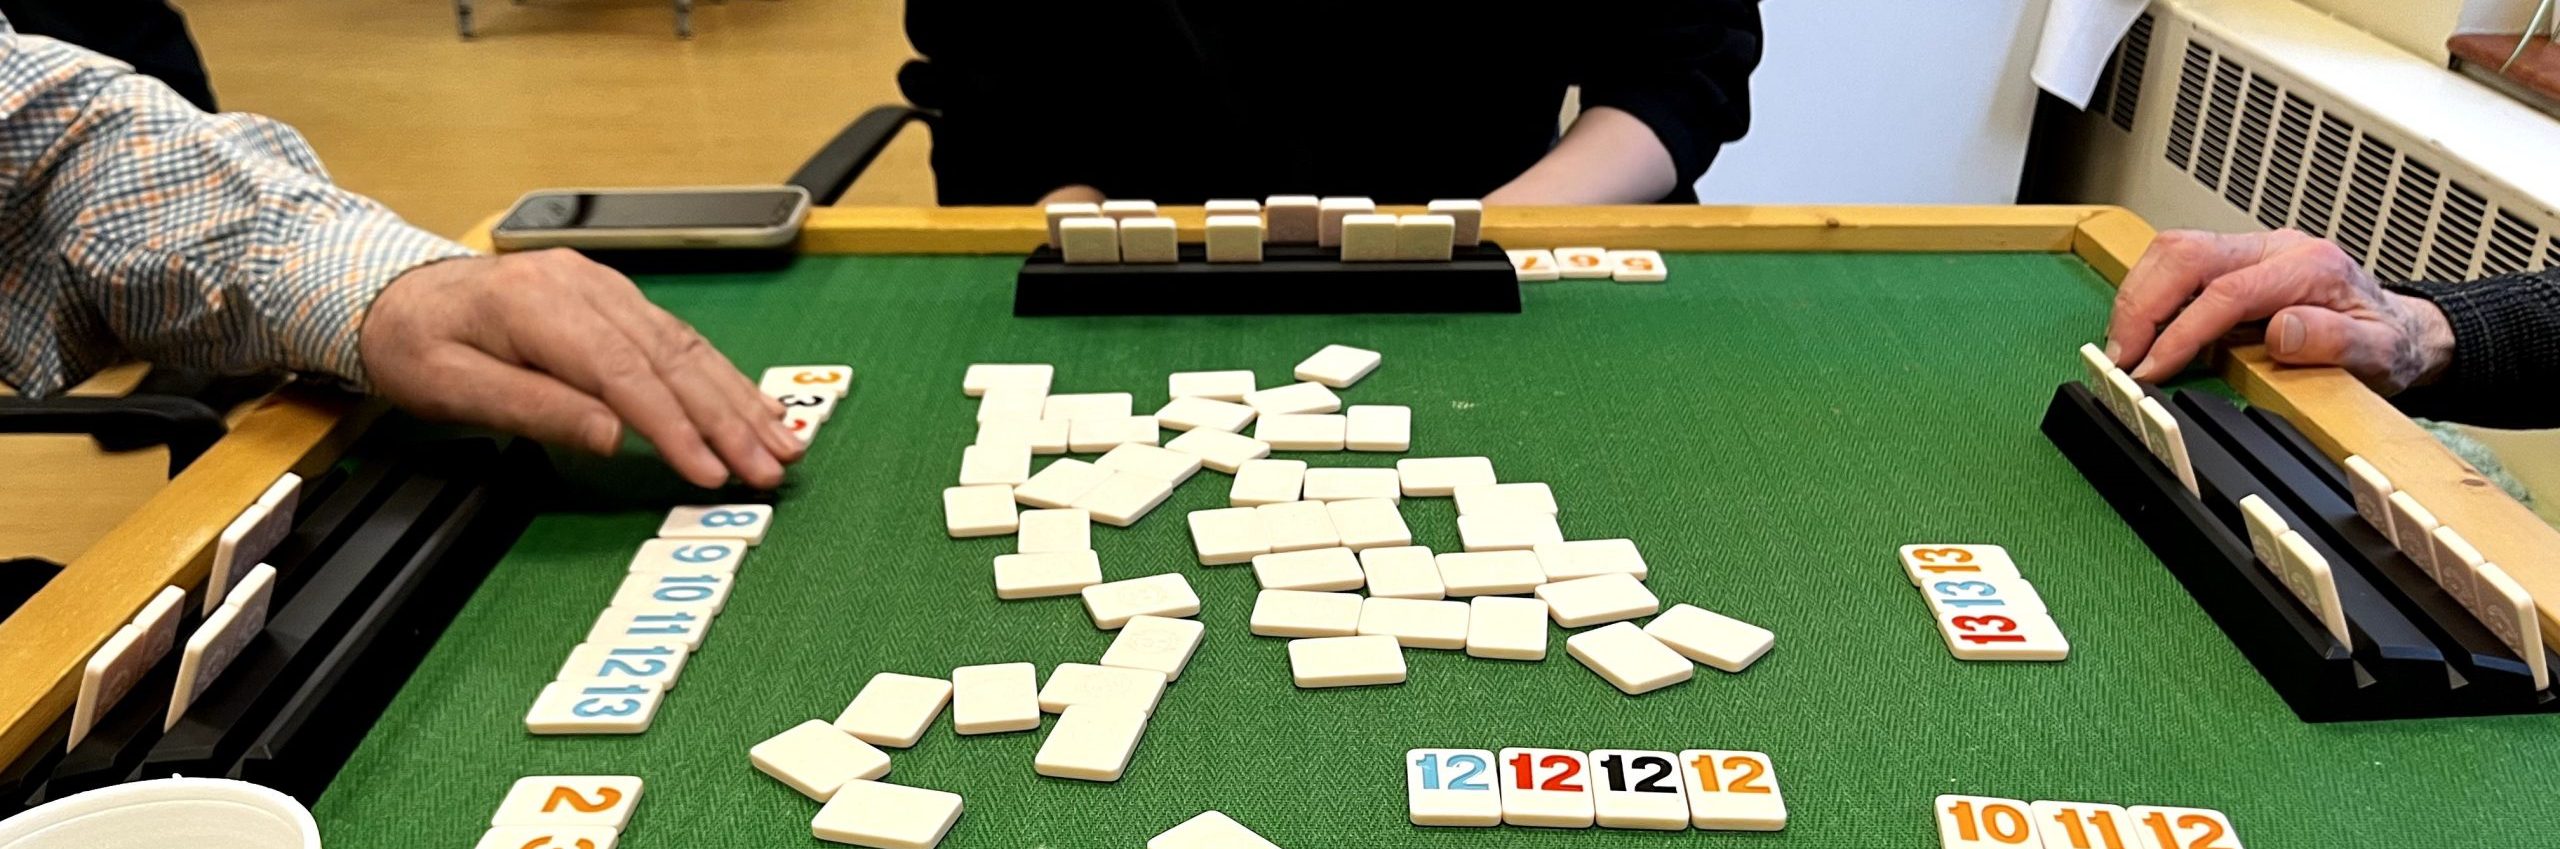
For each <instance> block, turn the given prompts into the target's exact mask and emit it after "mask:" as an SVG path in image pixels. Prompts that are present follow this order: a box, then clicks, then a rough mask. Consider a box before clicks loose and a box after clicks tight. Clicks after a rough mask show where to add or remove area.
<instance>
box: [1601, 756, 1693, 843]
mask: <svg viewBox="0 0 2560 849" xmlns="http://www.w3.org/2000/svg"><path fill="white" fill-rule="evenodd" d="M1591 799H1592V810H1593V812H1594V813H1595V814H1596V819H1597V821H1598V822H1599V823H1600V827H1601V828H1640V829H1652V830H1655V831H1680V830H1683V829H1686V828H1688V827H1689V815H1690V811H1689V797H1688V795H1687V794H1686V793H1685V792H1684V791H1683V790H1682V789H1681V780H1680V761H1679V759H1678V756H1677V755H1674V754H1672V753H1670V752H1648V751H1641V750H1635V749H1601V750H1599V751H1595V752H1592V753H1591Z"/></svg>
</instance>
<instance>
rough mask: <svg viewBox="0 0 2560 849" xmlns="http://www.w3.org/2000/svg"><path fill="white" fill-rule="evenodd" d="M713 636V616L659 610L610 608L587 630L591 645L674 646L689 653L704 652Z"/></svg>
mask: <svg viewBox="0 0 2560 849" xmlns="http://www.w3.org/2000/svg"><path fill="white" fill-rule="evenodd" d="M710 632H711V616H710V615H709V614H707V613H696V612H694V611H690V610H668V609H665V608H660V607H654V606H653V607H608V608H605V611H604V613H603V614H602V615H600V616H597V617H596V624H595V625H593V626H591V627H589V628H587V642H590V643H672V644H675V645H680V646H683V647H685V648H686V649H687V650H690V651H699V650H701V648H702V638H703V637H704V636H706V635H708V634H709V633H710Z"/></svg>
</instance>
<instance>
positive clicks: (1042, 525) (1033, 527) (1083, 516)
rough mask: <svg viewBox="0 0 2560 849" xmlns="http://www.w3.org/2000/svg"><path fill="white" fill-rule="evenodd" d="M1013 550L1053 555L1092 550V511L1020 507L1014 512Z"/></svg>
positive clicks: (1020, 552) (1022, 552)
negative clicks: (1020, 508)
mask: <svg viewBox="0 0 2560 849" xmlns="http://www.w3.org/2000/svg"><path fill="white" fill-rule="evenodd" d="M1018 520H1019V525H1018V527H1017V528H1016V530H1015V533H1016V534H1017V536H1016V537H1015V539H1014V549H1013V550H1014V552H1015V553H1017V554H1053V553H1058V552H1070V551H1092V550H1093V514H1091V513H1087V512H1085V511H1082V510H1077V509H1074V508H1068V509H1064V510H1024V511H1022V512H1021V513H1020V514H1018Z"/></svg>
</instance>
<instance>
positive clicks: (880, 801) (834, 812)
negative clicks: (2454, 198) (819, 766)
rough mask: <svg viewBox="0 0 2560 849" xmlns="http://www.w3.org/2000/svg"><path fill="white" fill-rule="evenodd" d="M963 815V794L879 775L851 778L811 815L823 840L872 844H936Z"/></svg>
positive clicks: (882, 848)
mask: <svg viewBox="0 0 2560 849" xmlns="http://www.w3.org/2000/svg"><path fill="white" fill-rule="evenodd" d="M959 821H960V794H958V793H949V792H945V791H941V790H928V789H925V788H922V787H908V786H905V785H901V784H889V783H886V782H880V781H847V782H845V783H844V787H843V789H840V790H837V791H836V794H835V796H834V798H830V799H828V800H827V804H826V806H825V807H822V808H819V809H818V815H817V816H816V817H815V818H812V819H810V820H809V833H810V834H811V835H813V836H815V837H817V838H818V839H820V840H826V841H830V842H835V843H845V844H850V845H854V846H867V847H872V849H933V847H934V846H937V845H939V844H941V843H942V836H943V835H945V834H948V833H950V831H951V825H952V824H953V823H957V822H959Z"/></svg>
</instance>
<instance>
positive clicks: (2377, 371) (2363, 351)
mask: <svg viewBox="0 0 2560 849" xmlns="http://www.w3.org/2000/svg"><path fill="white" fill-rule="evenodd" d="M2397 348H2398V338H2397V336H2396V334H2395V333H2393V331H2392V330H2391V328H2390V326H2389V325H2386V324H2384V323H2382V322H2378V321H2360V320H2357V319H2355V318H2352V317H2350V316H2348V315H2347V314H2345V313H2341V312H2337V311H2335V310H2330V309H2325V308H2322V307H2315V306H2291V307H2286V308H2284V309H2282V310H2279V311H2277V312H2276V314H2275V317H2274V318H2272V319H2270V320H2269V321H2268V322H2267V355H2268V356H2271V357H2274V358H2275V361H2276V362H2279V363H2284V364H2286V365H2297V366H2338V367H2340V368H2344V369H2346V370H2347V372H2348V373H2349V374H2353V375H2355V376H2356V379H2358V380H2362V381H2364V382H2365V383H2366V384H2368V385H2371V386H2374V387H2376V388H2380V389H2385V390H2386V391H2387V390H2396V389H2399V388H2400V387H2398V386H2395V385H2393V383H2394V381H2395V377H2394V375H2393V374H2392V369H2391V363H2392V357H2393V352H2394V351H2395V350H2396V349H2397Z"/></svg>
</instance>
